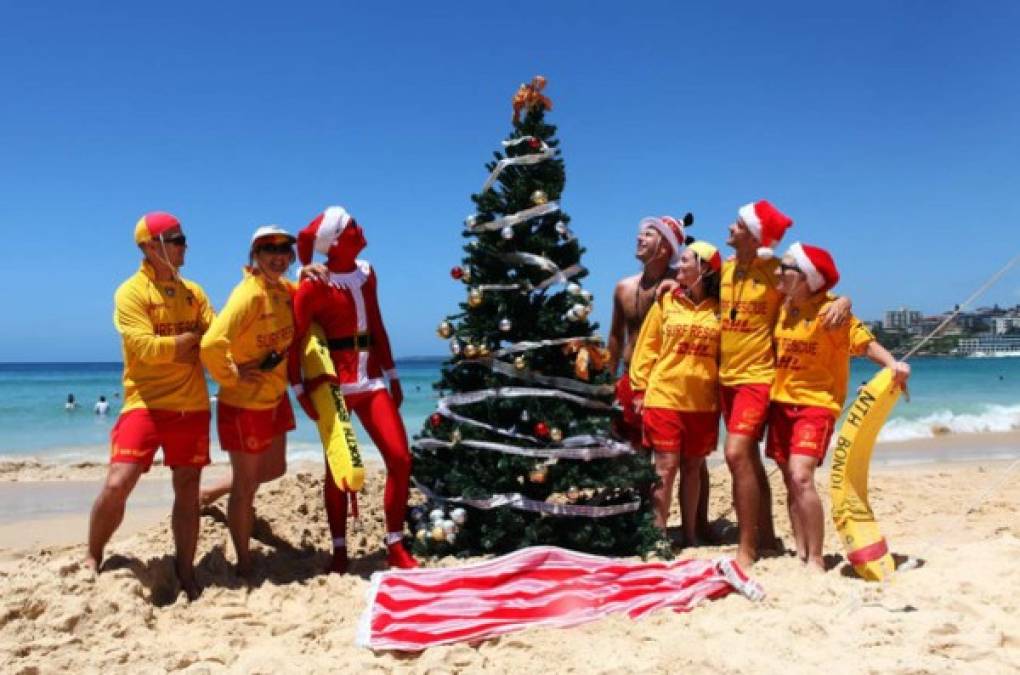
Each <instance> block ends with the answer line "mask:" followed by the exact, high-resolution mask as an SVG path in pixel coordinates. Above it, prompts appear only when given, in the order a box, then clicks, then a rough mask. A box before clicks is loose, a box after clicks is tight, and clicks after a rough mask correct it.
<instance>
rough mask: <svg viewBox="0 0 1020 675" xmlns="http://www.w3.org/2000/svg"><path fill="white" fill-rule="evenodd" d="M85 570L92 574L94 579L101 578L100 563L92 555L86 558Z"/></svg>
mask: <svg viewBox="0 0 1020 675" xmlns="http://www.w3.org/2000/svg"><path fill="white" fill-rule="evenodd" d="M85 569H86V570H88V571H89V572H90V573H91V574H92V576H93V578H94V577H97V576H99V562H98V561H97V560H96V559H95V558H93V557H92V556H90V555H87V556H85Z"/></svg>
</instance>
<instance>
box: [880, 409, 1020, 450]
mask: <svg viewBox="0 0 1020 675" xmlns="http://www.w3.org/2000/svg"><path fill="white" fill-rule="evenodd" d="M1015 429H1020V405H988V406H986V407H985V409H984V410H983V411H981V412H979V413H955V412H953V411H951V410H940V411H937V412H934V413H931V414H930V415H925V416H924V417H919V418H917V419H908V418H903V417H893V418H891V419H889V420H888V421H887V422H886V424H885V426H884V427H883V428H882V431H881V432H880V433H879V435H878V440H879V441H884V442H896V441H909V440H913V439H917V438H934V437H935V436H941V435H944V434H973V433H983V432H994V431H1013V430H1015Z"/></svg>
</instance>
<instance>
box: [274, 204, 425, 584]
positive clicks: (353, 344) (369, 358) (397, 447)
mask: <svg viewBox="0 0 1020 675" xmlns="http://www.w3.org/2000/svg"><path fill="white" fill-rule="evenodd" d="M366 244H367V242H366V241H365V234H364V232H363V231H362V229H361V227H360V226H359V225H358V223H357V221H355V220H354V218H352V217H351V215H350V214H349V213H347V211H345V210H344V208H343V207H341V206H330V207H329V208H327V209H326V210H325V211H323V212H322V213H320V214H319V215H318V216H316V217H315V219H314V220H312V222H311V223H309V224H308V227H306V228H305V229H303V230H301V232H299V233H298V241H297V251H298V259H299V260H300V261H301V263H302V264H303V265H307V264H309V263H310V262H311V260H312V255H313V253H315V252H318V253H321V254H323V255H325V256H326V268H327V269H328V271H329V273H328V275H327V279H326V282H325V283H323V282H319V281H313V280H305V281H302V282H301V283H300V284H299V285H298V289H297V292H296V293H295V295H294V329H295V337H294V344H296V345H300V344H302V341H303V340H304V337H305V335H307V333H308V329H309V326H310V325H311V323H312V322H315V323H317V324H319V325H320V326H321V327H322V329H323V330H324V331H325V333H326V339H327V341H328V345H329V352H330V356H331V357H332V359H333V365H334V367H335V368H336V372H337V377H338V378H339V381H340V388H341V391H342V392H343V395H344V399H345V400H346V402H347V407H348V409H349V410H350V411H351V412H352V413H354V414H356V415H357V416H358V419H359V420H361V424H362V426H364V427H365V431H367V432H368V435H369V436H370V437H371V439H372V442H373V443H375V445H376V447H377V448H379V452H380V453H381V454H382V456H383V460H384V462H385V463H386V492H385V496H384V503H383V506H384V509H385V514H386V546H387V549H388V555H387V562H388V563H389V565H390V567H398V568H403V569H408V568H412V567H417V566H418V563H417V562H415V560H414V558H412V557H411V555H410V554H409V553H408V552H407V550H406V549H404V547H403V544H402V539H403V530H404V515H405V510H406V508H407V497H408V492H409V486H410V477H411V453H410V450H409V449H408V445H407V432H406V431H405V430H404V422H403V420H402V419H401V418H400V413H399V411H398V408H399V407H400V404H401V402H402V401H403V399H404V394H403V391H402V390H401V388H400V380H399V379H398V377H397V371H396V368H395V367H394V363H393V354H392V352H391V351H390V342H389V338H388V337H387V335H386V328H385V327H384V326H383V321H382V314H381V313H380V311H379V300H378V298H377V296H376V276H375V272H374V271H373V270H372V267H371V265H369V264H368V262H366V261H364V260H359V259H358V258H357V255H358V253H360V252H361V251H362V249H364V248H365V246H366ZM300 358H301V357H300V354H299V350H296V349H292V350H290V354H289V356H288V373H289V377H290V382H291V385H292V386H293V388H294V393H295V395H296V397H297V399H298V402H299V403H300V404H301V407H302V408H303V409H304V411H305V412H306V413H307V414H308V416H309V417H311V418H312V419H313V420H314V419H317V418H318V414H317V413H316V411H315V408H314V407H313V406H312V402H311V399H310V398H309V392H307V391H305V390H304V384H303V382H302V377H301V362H300ZM387 383H388V384H389V387H388V388H387ZM348 496H349V495H348V493H347V492H345V491H342V490H341V488H340V487H339V486H338V485H337V484H336V482H335V481H334V480H333V477H332V475H331V473H330V471H329V469H328V467H327V469H326V480H325V489H324V497H325V502H326V515H327V518H328V520H329V530H330V534H331V535H332V537H333V560H332V563H331V565H330V571H331V572H337V573H340V574H343V573H344V572H346V571H347V542H346V531H347V523H346V521H347V502H348Z"/></svg>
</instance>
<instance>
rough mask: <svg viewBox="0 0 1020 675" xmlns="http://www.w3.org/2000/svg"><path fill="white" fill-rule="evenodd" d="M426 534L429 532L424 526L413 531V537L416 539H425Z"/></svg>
mask: <svg viewBox="0 0 1020 675" xmlns="http://www.w3.org/2000/svg"><path fill="white" fill-rule="evenodd" d="M427 536H429V532H428V530H426V529H425V528H424V527H423V528H421V529H420V530H418V531H417V532H415V533H414V538H415V539H417V540H418V541H425V537H427Z"/></svg>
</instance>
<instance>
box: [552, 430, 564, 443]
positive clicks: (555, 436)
mask: <svg viewBox="0 0 1020 675" xmlns="http://www.w3.org/2000/svg"><path fill="white" fill-rule="evenodd" d="M549 439H550V440H551V441H552V442H553V443H559V442H560V441H562V440H563V430H562V429H560V428H559V427H553V428H552V429H550V430H549Z"/></svg>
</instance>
